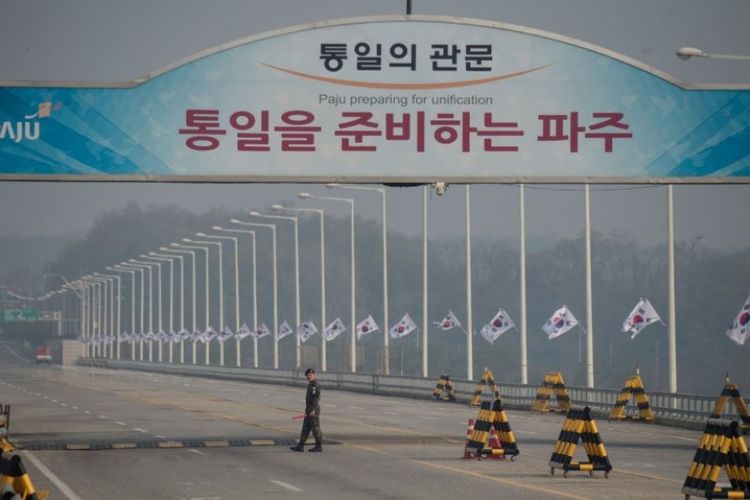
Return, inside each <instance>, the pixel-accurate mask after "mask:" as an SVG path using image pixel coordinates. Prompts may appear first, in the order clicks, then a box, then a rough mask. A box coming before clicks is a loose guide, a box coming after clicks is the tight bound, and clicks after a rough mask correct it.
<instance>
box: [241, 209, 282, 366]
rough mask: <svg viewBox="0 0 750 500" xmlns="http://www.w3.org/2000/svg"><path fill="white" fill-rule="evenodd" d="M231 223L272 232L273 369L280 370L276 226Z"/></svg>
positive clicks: (257, 223) (258, 223) (255, 223)
mask: <svg viewBox="0 0 750 500" xmlns="http://www.w3.org/2000/svg"><path fill="white" fill-rule="evenodd" d="M229 222H231V223H232V224H240V225H242V226H254V227H264V228H266V229H270V230H271V246H272V251H271V255H272V258H273V367H274V369H278V368H279V308H278V287H277V281H278V279H277V276H278V272H277V269H276V261H277V248H276V226H275V225H273V224H263V223H260V222H243V221H240V220H237V219H232V220H230V221H229Z"/></svg>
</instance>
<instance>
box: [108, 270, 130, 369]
mask: <svg viewBox="0 0 750 500" xmlns="http://www.w3.org/2000/svg"><path fill="white" fill-rule="evenodd" d="M107 270H108V271H112V272H113V273H128V274H130V278H131V285H130V333H131V335H132V334H133V333H134V332H135V271H132V270H127V269H120V268H119V267H118V266H109V267H107ZM118 322H119V313H118ZM117 330H118V331H117V359H120V329H119V328H118V329H117ZM130 359H131V360H134V359H135V342H133V340H132V339H131V341H130Z"/></svg>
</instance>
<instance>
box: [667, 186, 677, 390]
mask: <svg viewBox="0 0 750 500" xmlns="http://www.w3.org/2000/svg"><path fill="white" fill-rule="evenodd" d="M667 251H668V260H669V262H668V277H667V288H668V290H669V292H668V294H669V296H668V300H669V333H668V350H669V353H668V358H669V392H672V393H675V392H677V333H676V332H677V325H676V322H677V320H676V314H675V290H674V279H675V277H674V193H673V192H672V185H671V184H670V185H668V186H667ZM673 403H674V400H673Z"/></svg>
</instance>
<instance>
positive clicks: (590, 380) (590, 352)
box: [584, 184, 594, 388]
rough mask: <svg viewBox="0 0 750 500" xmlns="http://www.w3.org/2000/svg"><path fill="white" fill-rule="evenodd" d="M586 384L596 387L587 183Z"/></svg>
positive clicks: (589, 207)
mask: <svg viewBox="0 0 750 500" xmlns="http://www.w3.org/2000/svg"><path fill="white" fill-rule="evenodd" d="M584 193H585V209H586V385H587V386H588V387H592V388H593V387H594V317H593V307H592V304H591V302H592V301H591V295H592V292H591V191H590V186H589V185H588V184H586V188H585V191H584Z"/></svg>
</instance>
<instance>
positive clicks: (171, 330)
mask: <svg viewBox="0 0 750 500" xmlns="http://www.w3.org/2000/svg"><path fill="white" fill-rule="evenodd" d="M141 258H142V259H149V260H157V261H159V262H168V263H169V334H170V338H169V363H170V364H171V363H172V361H173V359H172V358H173V354H172V337H171V335H172V334H173V333H174V261H173V260H172V259H171V258H164V257H158V256H156V254H155V253H154V252H149V253H148V255H143V254H142V255H141ZM157 265H159V282H160V283H161V265H160V264H157ZM159 297H160V298H161V290H159ZM159 310H160V313H159V327H160V328H161V308H159ZM159 333H161V332H159ZM159 361H161V343H160V344H159Z"/></svg>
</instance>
